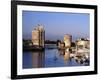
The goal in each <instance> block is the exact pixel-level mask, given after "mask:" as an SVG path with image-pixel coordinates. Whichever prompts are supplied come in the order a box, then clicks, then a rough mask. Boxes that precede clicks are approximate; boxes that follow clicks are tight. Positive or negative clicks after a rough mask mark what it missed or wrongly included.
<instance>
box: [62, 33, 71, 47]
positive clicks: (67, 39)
mask: <svg viewBox="0 0 100 80" xmlns="http://www.w3.org/2000/svg"><path fill="white" fill-rule="evenodd" d="M71 42H72V36H71V35H69V34H66V35H64V43H65V47H66V48H70V47H71Z"/></svg>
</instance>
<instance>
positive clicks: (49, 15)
mask: <svg viewBox="0 0 100 80" xmlns="http://www.w3.org/2000/svg"><path fill="white" fill-rule="evenodd" d="M89 17H90V16H89V14H86V13H84V14H82V13H64V12H63V13H62V12H39V11H38V12H36V11H23V12H22V26H23V29H22V30H23V31H22V32H23V39H31V34H32V30H33V29H34V28H35V26H37V25H38V24H42V25H44V29H45V38H46V40H57V39H60V40H62V39H63V37H64V35H65V34H70V35H72V39H73V40H76V39H77V38H81V37H83V38H89V28H90V27H89Z"/></svg>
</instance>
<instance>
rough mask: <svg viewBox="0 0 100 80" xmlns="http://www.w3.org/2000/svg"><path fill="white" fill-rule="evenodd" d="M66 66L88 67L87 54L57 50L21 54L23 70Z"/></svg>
mask: <svg viewBox="0 0 100 80" xmlns="http://www.w3.org/2000/svg"><path fill="white" fill-rule="evenodd" d="M67 66H89V53H71V52H70V51H67V50H58V49H45V50H44V51H35V52H23V68H42V67H67Z"/></svg>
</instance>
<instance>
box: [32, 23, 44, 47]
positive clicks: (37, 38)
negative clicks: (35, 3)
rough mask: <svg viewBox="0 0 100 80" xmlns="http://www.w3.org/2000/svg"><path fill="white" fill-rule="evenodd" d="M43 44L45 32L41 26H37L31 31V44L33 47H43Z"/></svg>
mask: <svg viewBox="0 0 100 80" xmlns="http://www.w3.org/2000/svg"><path fill="white" fill-rule="evenodd" d="M44 42H45V30H44V28H43V25H40V24H38V25H37V26H36V28H34V30H33V31H32V43H33V45H35V46H39V47H40V46H41V47H44V44H45V43H44Z"/></svg>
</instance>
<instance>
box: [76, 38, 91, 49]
mask: <svg viewBox="0 0 100 80" xmlns="http://www.w3.org/2000/svg"><path fill="white" fill-rule="evenodd" d="M76 46H77V48H81V49H83V48H87V49H89V48H90V40H88V39H83V38H81V39H79V40H77V41H76Z"/></svg>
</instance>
